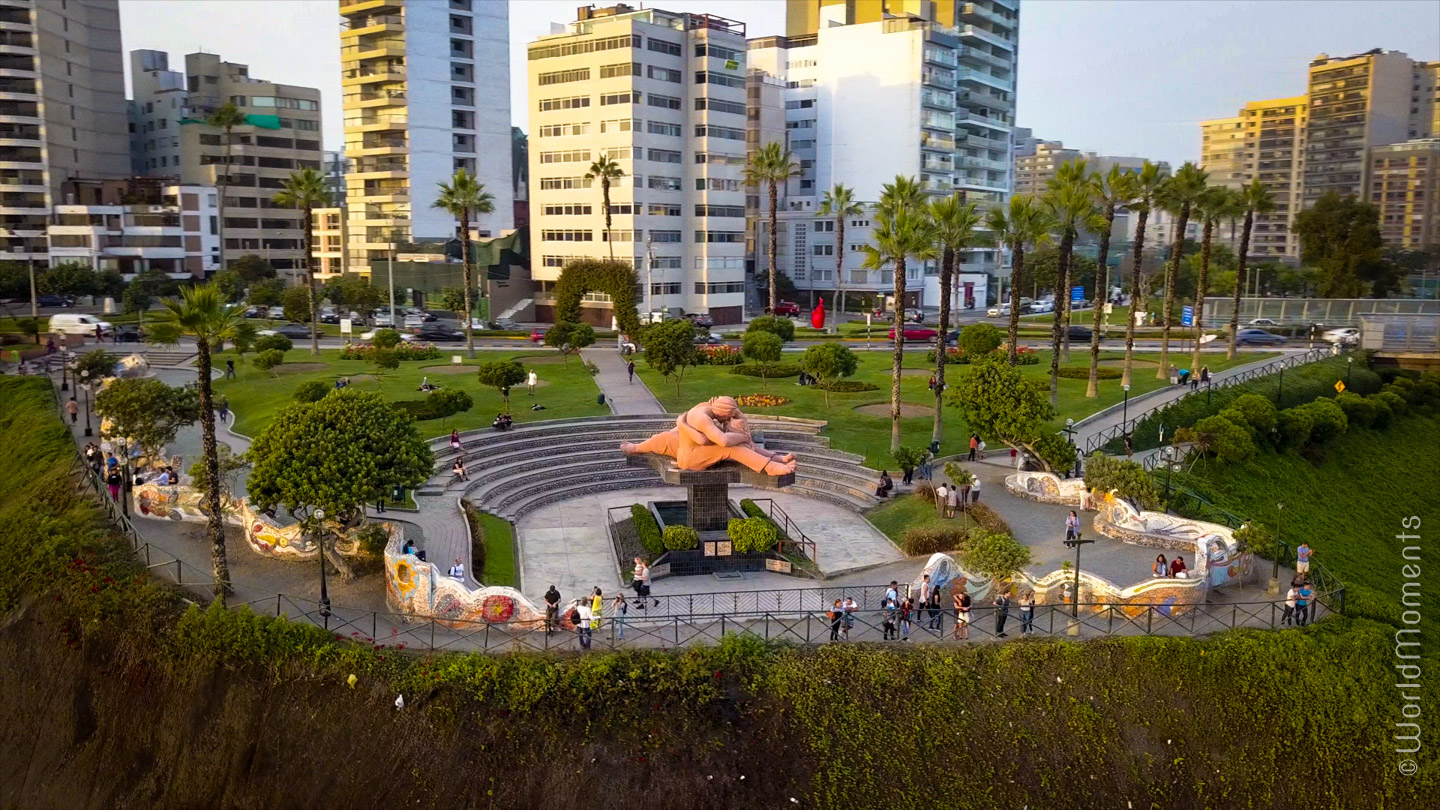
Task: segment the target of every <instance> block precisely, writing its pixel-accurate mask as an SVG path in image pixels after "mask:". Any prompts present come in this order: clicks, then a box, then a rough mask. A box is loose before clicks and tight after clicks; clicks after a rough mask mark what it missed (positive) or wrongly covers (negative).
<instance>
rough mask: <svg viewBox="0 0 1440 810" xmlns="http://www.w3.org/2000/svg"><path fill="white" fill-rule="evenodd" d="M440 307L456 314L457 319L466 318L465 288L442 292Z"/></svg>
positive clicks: (448, 288) (449, 289) (450, 288)
mask: <svg viewBox="0 0 1440 810" xmlns="http://www.w3.org/2000/svg"><path fill="white" fill-rule="evenodd" d="M439 301H440V306H442V307H444V308H445V309H448V310H450V311H451V312H453V313H455V317H457V318H463V317H464V316H465V290H464V288H463V287H446V288H444V289H442V290H441V291H440V298H439Z"/></svg>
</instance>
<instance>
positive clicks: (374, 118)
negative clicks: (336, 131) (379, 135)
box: [345, 115, 409, 132]
mask: <svg viewBox="0 0 1440 810" xmlns="http://www.w3.org/2000/svg"><path fill="white" fill-rule="evenodd" d="M408 124H409V119H408V118H407V117H406V116H404V115H361V116H356V117H352V118H346V119H345V131H346V132H384V131H386V130H398V129H405V127H406V126H407V125H408Z"/></svg>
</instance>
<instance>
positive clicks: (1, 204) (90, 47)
mask: <svg viewBox="0 0 1440 810" xmlns="http://www.w3.org/2000/svg"><path fill="white" fill-rule="evenodd" d="M129 168H130V163H129V154H128V144H127V133H126V124H125V79H124V65H123V63H122V61H121V51H120V9H119V4H118V3H117V0H68V2H64V3H61V2H39V0H5V2H3V3H0V251H3V252H4V253H5V254H6V257H7V258H11V259H16V260H19V261H28V262H34V263H37V264H44V263H46V262H47V261H48V256H47V250H48V242H47V240H46V238H45V231H46V226H47V224H48V220H49V217H50V212H51V206H52V205H54V204H56V203H58V202H60V201H61V200H63V199H64V198H63V195H62V193H61V187H62V186H63V185H64V183H65V182H66V181H67V180H70V179H72V178H76V177H86V178H123V177H125V176H126V175H127V174H128V173H129Z"/></svg>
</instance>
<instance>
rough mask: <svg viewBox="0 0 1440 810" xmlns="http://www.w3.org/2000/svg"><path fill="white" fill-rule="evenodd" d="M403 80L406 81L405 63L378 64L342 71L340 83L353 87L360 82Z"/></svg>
mask: <svg viewBox="0 0 1440 810" xmlns="http://www.w3.org/2000/svg"><path fill="white" fill-rule="evenodd" d="M403 81H405V66H404V65H377V66H375V67H365V68H354V69H351V70H346V71H342V72H341V74H340V84H341V85H342V86H345V87H353V86H355V85H359V84H379V83H382V82H403Z"/></svg>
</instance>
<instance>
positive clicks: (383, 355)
mask: <svg viewBox="0 0 1440 810" xmlns="http://www.w3.org/2000/svg"><path fill="white" fill-rule="evenodd" d="M370 365H372V366H374V367H375V376H377V377H380V376H383V375H384V374H385V372H387V371H394V370H395V369H397V368H399V367H400V356H399V355H398V354H396V353H395V350H394V349H378V348H377V349H375V350H373V351H371V352H370Z"/></svg>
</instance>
